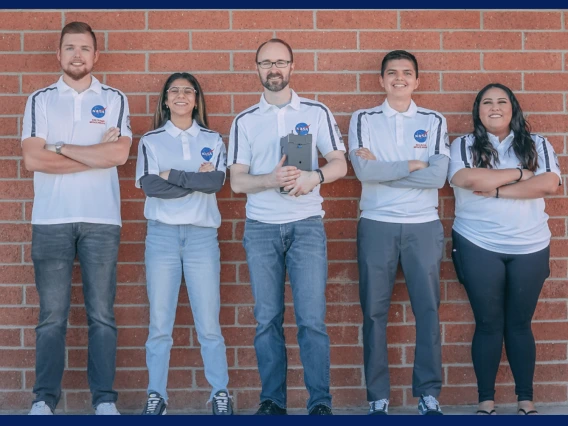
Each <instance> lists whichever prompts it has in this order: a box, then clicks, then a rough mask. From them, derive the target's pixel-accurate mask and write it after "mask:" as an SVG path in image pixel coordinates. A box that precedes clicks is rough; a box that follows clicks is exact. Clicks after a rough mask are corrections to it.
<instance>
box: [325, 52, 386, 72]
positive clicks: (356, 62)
mask: <svg viewBox="0 0 568 426" xmlns="http://www.w3.org/2000/svg"><path fill="white" fill-rule="evenodd" d="M380 66H381V63H380V58H379V56H378V55H372V54H371V55H370V54H369V53H363V52H356V53H351V52H349V53H343V52H333V53H325V52H323V53H318V64H317V67H318V71H376V70H380Z"/></svg>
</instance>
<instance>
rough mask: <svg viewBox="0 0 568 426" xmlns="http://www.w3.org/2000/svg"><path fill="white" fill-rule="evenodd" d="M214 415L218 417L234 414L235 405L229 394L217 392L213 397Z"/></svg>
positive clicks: (222, 391)
mask: <svg viewBox="0 0 568 426" xmlns="http://www.w3.org/2000/svg"><path fill="white" fill-rule="evenodd" d="M211 405H212V406H213V414H215V415H216V416H230V415H232V414H233V403H232V401H231V397H230V396H229V393H228V392H227V391H224V390H220V391H217V393H216V394H215V395H214V396H213V404H211Z"/></svg>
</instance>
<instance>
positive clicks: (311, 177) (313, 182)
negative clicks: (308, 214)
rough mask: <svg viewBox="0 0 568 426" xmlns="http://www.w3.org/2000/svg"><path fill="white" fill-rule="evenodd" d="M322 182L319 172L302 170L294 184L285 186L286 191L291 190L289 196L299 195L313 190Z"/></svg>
mask: <svg viewBox="0 0 568 426" xmlns="http://www.w3.org/2000/svg"><path fill="white" fill-rule="evenodd" d="M319 183H320V178H319V174H318V173H317V172H304V171H302V172H301V174H300V177H299V178H298V179H296V182H295V184H294V185H288V186H286V187H284V190H285V191H290V192H289V193H288V195H289V196H291V197H292V196H294V197H299V196H300V195H306V194H309V193H310V192H312V190H313V189H314V188H315V187H316V186H318V185H319Z"/></svg>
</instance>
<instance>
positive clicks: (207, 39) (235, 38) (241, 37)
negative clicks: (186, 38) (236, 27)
mask: <svg viewBox="0 0 568 426" xmlns="http://www.w3.org/2000/svg"><path fill="white" fill-rule="evenodd" d="M271 38H272V32H270V31H233V32H229V31H223V32H220V31H193V32H192V35H191V46H192V48H193V50H254V51H256V49H257V48H258V46H260V44H261V43H264V42H265V41H266V40H269V39H271Z"/></svg>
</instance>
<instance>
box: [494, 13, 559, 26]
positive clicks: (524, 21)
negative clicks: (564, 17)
mask: <svg viewBox="0 0 568 426" xmlns="http://www.w3.org/2000/svg"><path fill="white" fill-rule="evenodd" d="M561 25H562V23H561V15H560V12H519V11H512V10H508V11H506V12H483V28H484V29H486V30H491V29H493V30H554V29H556V30H558V29H561V28H562V27H561Z"/></svg>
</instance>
